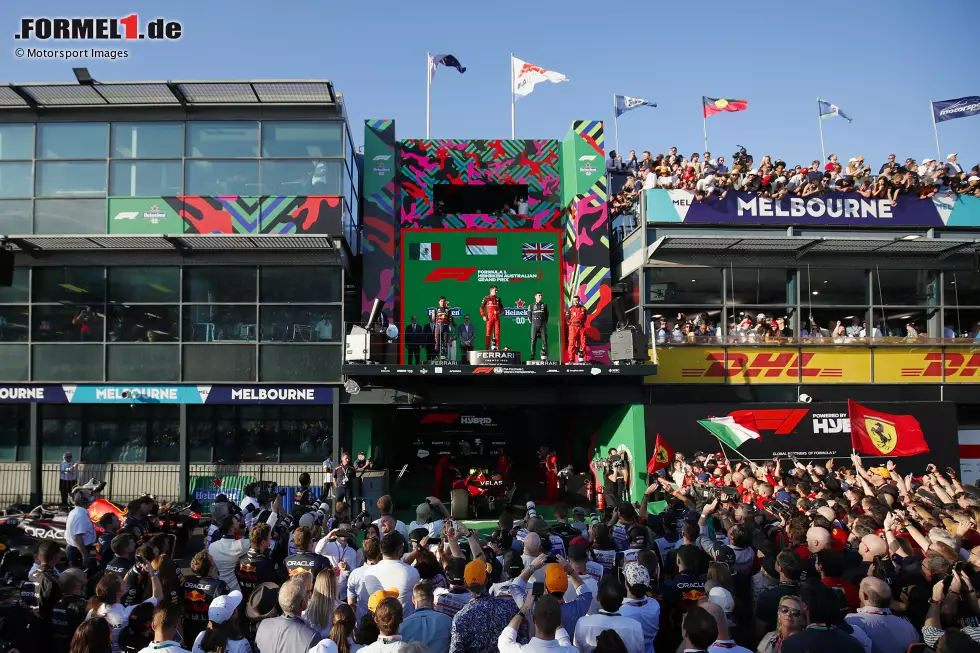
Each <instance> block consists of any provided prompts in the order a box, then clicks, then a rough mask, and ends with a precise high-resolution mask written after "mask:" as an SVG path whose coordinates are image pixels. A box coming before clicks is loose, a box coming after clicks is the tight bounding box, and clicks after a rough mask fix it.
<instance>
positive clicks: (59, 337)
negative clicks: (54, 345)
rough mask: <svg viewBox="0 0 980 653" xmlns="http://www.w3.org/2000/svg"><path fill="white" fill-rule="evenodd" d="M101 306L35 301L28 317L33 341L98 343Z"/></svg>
mask: <svg viewBox="0 0 980 653" xmlns="http://www.w3.org/2000/svg"><path fill="white" fill-rule="evenodd" d="M102 310H103V309H102V305H101V304H96V305H94V306H88V305H80V306H45V305H39V304H35V305H34V307H33V309H32V311H33V312H32V315H31V319H32V321H33V324H34V328H33V330H32V333H33V334H34V340H38V341H41V342H102V339H103V337H104V335H103V327H102V323H103V319H104V317H105V315H104V314H103V312H102Z"/></svg>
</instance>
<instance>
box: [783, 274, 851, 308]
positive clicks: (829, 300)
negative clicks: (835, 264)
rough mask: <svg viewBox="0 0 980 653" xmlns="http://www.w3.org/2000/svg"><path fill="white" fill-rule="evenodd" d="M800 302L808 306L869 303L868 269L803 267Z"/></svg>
mask: <svg viewBox="0 0 980 653" xmlns="http://www.w3.org/2000/svg"><path fill="white" fill-rule="evenodd" d="M799 286H800V303H802V304H803V305H804V306H809V305H811V304H812V305H813V306H866V305H867V304H868V272H867V270H851V269H834V268H830V269H817V268H808V269H801V270H800V272H799ZM803 310H804V311H806V310H808V309H806V308H804V309H803Z"/></svg>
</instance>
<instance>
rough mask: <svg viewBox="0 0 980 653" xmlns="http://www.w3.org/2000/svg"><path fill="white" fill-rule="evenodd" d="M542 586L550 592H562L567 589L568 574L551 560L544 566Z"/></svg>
mask: <svg viewBox="0 0 980 653" xmlns="http://www.w3.org/2000/svg"><path fill="white" fill-rule="evenodd" d="M544 588H545V589H546V590H548V593H549V594H550V593H551V592H560V593H562V594H564V593H565V591H566V590H567V589H568V574H566V573H565V570H564V569H562V568H561V565H560V564H558V563H557V562H552V563H550V564H548V565H547V566H545V568H544Z"/></svg>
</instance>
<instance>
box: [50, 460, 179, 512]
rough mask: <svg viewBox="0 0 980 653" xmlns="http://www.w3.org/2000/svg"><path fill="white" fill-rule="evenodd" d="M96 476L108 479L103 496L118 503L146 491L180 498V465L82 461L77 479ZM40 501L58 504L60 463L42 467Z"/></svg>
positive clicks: (156, 494) (102, 479) (161, 498)
mask: <svg viewBox="0 0 980 653" xmlns="http://www.w3.org/2000/svg"><path fill="white" fill-rule="evenodd" d="M90 478H94V479H97V480H100V481H105V482H106V488H105V491H104V492H103V493H102V496H103V497H105V498H106V499H109V500H110V501H114V502H116V503H127V502H129V501H132V500H133V499H136V498H137V497H140V496H142V495H144V494H152V495H153V496H155V497H157V499H160V500H163V499H165V500H167V501H176V500H177V499H178V498H179V497H180V467H179V466H178V465H174V464H160V463H158V464H153V463H149V464H137V463H84V462H83V463H81V464H80V465H79V467H78V480H79V482H81V483H84V482H86V481H87V480H88V479H90ZM41 500H42V501H43V502H44V503H59V502H60V501H61V492H60V490H59V486H58V463H44V464H43V465H42V466H41Z"/></svg>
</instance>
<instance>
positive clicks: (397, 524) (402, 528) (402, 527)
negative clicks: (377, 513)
mask: <svg viewBox="0 0 980 653" xmlns="http://www.w3.org/2000/svg"><path fill="white" fill-rule="evenodd" d="M371 523H372V524H374V525H375V526H377V527H378V531H379V532H380V531H381V520H380V519H375V520H374V521H373V522H371ZM395 530H396V531H398V532H399V533H401V534H402V537H404V538H405V541H406V542H408V528H407V527H406V526H405V522H403V521H402V520H400V519H399V520H398V521H396V522H395ZM382 537H384V536H383V535H382ZM406 616H408V615H406Z"/></svg>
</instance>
